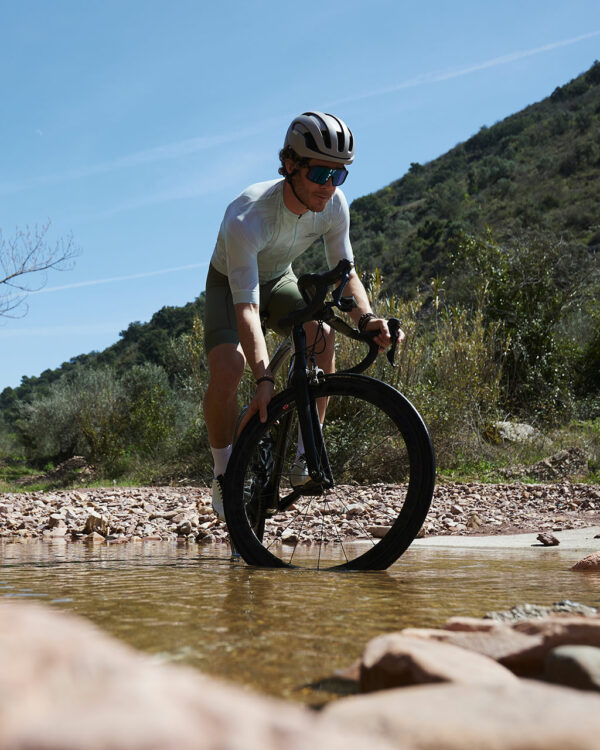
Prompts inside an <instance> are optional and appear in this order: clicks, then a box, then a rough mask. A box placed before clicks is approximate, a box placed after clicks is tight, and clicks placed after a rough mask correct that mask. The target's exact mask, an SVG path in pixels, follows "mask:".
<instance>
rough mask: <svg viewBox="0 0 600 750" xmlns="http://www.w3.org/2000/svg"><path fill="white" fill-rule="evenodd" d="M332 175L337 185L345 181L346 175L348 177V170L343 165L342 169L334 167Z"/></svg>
mask: <svg viewBox="0 0 600 750" xmlns="http://www.w3.org/2000/svg"><path fill="white" fill-rule="evenodd" d="M332 177H333V180H332V182H333V184H334V185H335V186H336V187H337V186H338V185H341V184H342V183H343V182H344V180H345V179H346V177H348V170H347V169H344V168H343V167H342V168H341V169H334V170H333V175H332Z"/></svg>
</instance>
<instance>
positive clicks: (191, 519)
mask: <svg viewBox="0 0 600 750" xmlns="http://www.w3.org/2000/svg"><path fill="white" fill-rule="evenodd" d="M349 493H350V494H351V496H352V501H351V502H352V505H353V511H352V512H353V513H358V514H359V515H360V518H361V523H362V524H364V525H372V526H381V525H386V524H389V523H390V520H391V514H390V512H389V510H390V507H392V506H393V505H394V502H395V500H397V499H398V497H399V496H400V495H401V490H400V489H398V488H395V487H392V486H389V485H381V486H379V485H374V486H371V487H368V488H349ZM598 524H600V487H599V486H597V485H587V484H576V483H572V482H559V483H554V484H524V483H511V484H483V483H475V482H471V483H466V484H465V483H444V484H439V485H438V486H437V487H436V490H435V493H434V498H433V502H432V505H431V510H430V512H429V515H428V517H427V520H426V521H425V524H424V526H423V529H422V530H421V535H422V536H432V535H440V534H442V535H443V534H452V535H457V534H459V535H468V534H507V533H520V532H547V531H561V530H565V529H574V528H583V527H586V526H595V525H598ZM348 533H349V534H352V533H353V530H352V524H351V523H349V524H348ZM0 537H4V538H7V537H8V538H42V539H48V540H51V539H54V538H57V537H62V538H67V539H70V540H82V541H90V542H100V543H101V542H105V541H108V542H114V543H120V542H127V541H140V540H144V539H160V540H184V541H188V542H197V543H207V542H221V541H222V542H225V540H226V538H227V535H226V530H225V526H224V524H223V523H221V522H220V521H219V520H218V519H217V518H215V516H214V515H213V513H212V508H211V502H210V490H209V489H208V488H202V487H109V488H102V487H96V488H89V489H77V490H57V491H52V492H19V493H3V494H0Z"/></svg>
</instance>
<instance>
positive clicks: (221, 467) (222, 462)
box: [210, 445, 231, 477]
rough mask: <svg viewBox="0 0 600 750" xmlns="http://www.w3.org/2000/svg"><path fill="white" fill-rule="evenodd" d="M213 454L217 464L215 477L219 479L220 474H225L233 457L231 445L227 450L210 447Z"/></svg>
mask: <svg viewBox="0 0 600 750" xmlns="http://www.w3.org/2000/svg"><path fill="white" fill-rule="evenodd" d="M210 450H211V453H212V454H213V460H214V462H215V468H214V470H213V471H214V475H215V477H218V476H219V475H220V474H225V469H226V468H227V463H228V461H229V457H230V456H231V445H228V446H227V447H226V448H213V447H212V445H211V446H210Z"/></svg>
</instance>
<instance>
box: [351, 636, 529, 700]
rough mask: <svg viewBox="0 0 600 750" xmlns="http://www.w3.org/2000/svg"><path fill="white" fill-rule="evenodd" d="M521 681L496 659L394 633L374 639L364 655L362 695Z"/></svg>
mask: <svg viewBox="0 0 600 750" xmlns="http://www.w3.org/2000/svg"><path fill="white" fill-rule="evenodd" d="M516 681H517V678H516V677H515V676H514V675H513V674H512V673H511V672H509V671H508V670H507V669H505V668H504V667H501V666H500V665H499V664H498V663H497V662H495V661H494V660H493V659H490V658H488V657H486V656H482V655H481V654H478V653H475V652H474V651H465V649H463V648H458V647H457V646H453V645H449V644H446V643H438V642H437V641H433V640H430V641H427V640H423V639H421V638H410V637H408V636H406V635H402V634H400V633H390V634H388V635H382V636H379V637H377V638H374V639H373V640H372V641H370V642H369V643H368V644H367V646H366V648H365V651H364V653H363V656H362V661H361V668H360V688H361V691H362V692H371V691H373V690H384V689H387V688H391V687H401V686H403V685H419V684H423V683H428V682H465V683H475V684H485V685H493V684H514V683H515V682H516Z"/></svg>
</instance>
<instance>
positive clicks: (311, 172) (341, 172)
mask: <svg viewBox="0 0 600 750" xmlns="http://www.w3.org/2000/svg"><path fill="white" fill-rule="evenodd" d="M306 176H307V177H308V179H309V180H310V181H311V182H316V183H317V185H324V184H325V183H326V182H327V181H328V180H329V179H330V178H332V179H331V181H332V183H333V184H334V185H335V187H337V186H338V185H341V184H342V183H343V182H344V180H345V179H346V177H347V176H348V170H347V169H345V168H344V167H342V168H341V169H330V168H329V167H309V168H308V172H307V173H306Z"/></svg>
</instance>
